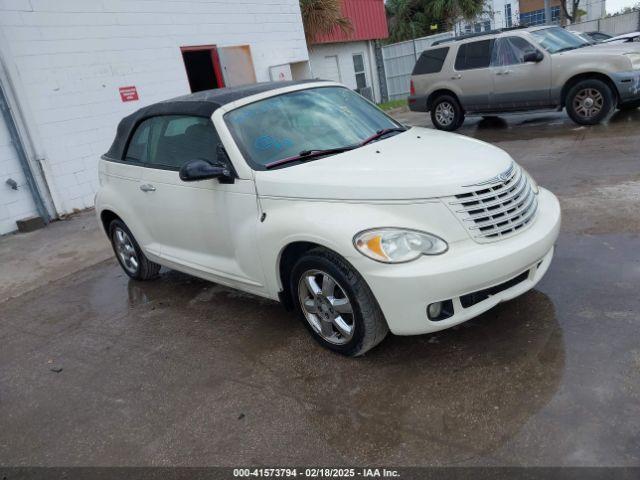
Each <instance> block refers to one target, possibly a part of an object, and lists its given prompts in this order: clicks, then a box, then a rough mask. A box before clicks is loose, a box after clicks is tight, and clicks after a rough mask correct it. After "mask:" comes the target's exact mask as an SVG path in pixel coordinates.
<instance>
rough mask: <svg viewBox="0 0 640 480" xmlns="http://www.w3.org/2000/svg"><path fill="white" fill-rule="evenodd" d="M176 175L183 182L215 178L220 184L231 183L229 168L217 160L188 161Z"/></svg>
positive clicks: (231, 177)
mask: <svg viewBox="0 0 640 480" xmlns="http://www.w3.org/2000/svg"><path fill="white" fill-rule="evenodd" d="M178 175H179V176H180V180H182V181H183V182H197V181H199V180H208V179H211V178H217V179H218V180H219V181H220V183H233V173H232V172H231V169H230V168H229V166H228V165H226V164H225V163H223V162H220V161H217V160H216V161H214V162H207V161H206V160H202V159H199V158H197V159H195V160H190V161H188V162H187V163H185V164H184V165H183V166H182V168H181V169H180V172H178Z"/></svg>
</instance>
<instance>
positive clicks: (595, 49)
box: [563, 42, 640, 55]
mask: <svg viewBox="0 0 640 480" xmlns="http://www.w3.org/2000/svg"><path fill="white" fill-rule="evenodd" d="M638 50H640V44H638V43H635V42H627V43H625V42H614V43H596V44H595V45H591V46H590V47H585V48H578V49H576V50H569V51H568V52H563V53H574V54H577V55H584V54H590V53H591V54H594V53H595V54H601V53H603V52H606V53H611V54H613V55H616V54H618V55H620V54H623V53H630V52H637V51H638Z"/></svg>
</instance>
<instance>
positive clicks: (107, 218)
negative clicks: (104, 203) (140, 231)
mask: <svg viewBox="0 0 640 480" xmlns="http://www.w3.org/2000/svg"><path fill="white" fill-rule="evenodd" d="M114 220H120V221H121V222H123V220H122V218H121V217H120V216H119V215H118V214H117V213H115V212H114V211H113V210H109V209H104V210H102V211H101V212H100V223H101V224H102V229H103V230H104V233H105V234H106V235H107V236H109V225H111V222H113V221H114Z"/></svg>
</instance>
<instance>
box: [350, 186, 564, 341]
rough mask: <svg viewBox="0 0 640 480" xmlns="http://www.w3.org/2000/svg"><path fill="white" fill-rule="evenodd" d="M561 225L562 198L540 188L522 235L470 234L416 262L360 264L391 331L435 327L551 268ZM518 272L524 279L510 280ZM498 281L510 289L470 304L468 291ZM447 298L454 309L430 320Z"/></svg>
mask: <svg viewBox="0 0 640 480" xmlns="http://www.w3.org/2000/svg"><path fill="white" fill-rule="evenodd" d="M559 230H560V205H559V203H558V200H557V199H556V197H555V196H554V195H553V194H552V193H551V192H549V191H548V190H545V189H543V188H541V189H540V192H539V194H538V212H537V214H536V219H535V220H534V221H533V222H532V223H531V224H530V226H529V227H528V228H527V229H526V230H524V231H522V232H521V233H519V234H518V235H514V236H513V237H511V238H508V239H505V240H502V241H497V242H493V243H486V244H479V243H476V242H474V241H473V240H471V239H469V240H464V241H461V242H456V243H452V244H451V245H450V248H449V251H448V252H446V253H445V254H443V255H438V256H432V257H429V256H424V257H421V258H420V259H419V260H416V261H415V262H409V263H405V264H396V265H389V264H381V263H376V262H372V261H370V260H369V261H367V264H366V265H364V262H359V263H361V264H360V265H357V266H356V268H358V270H359V271H360V273H361V274H362V276H363V277H364V278H365V280H366V281H367V283H368V285H369V287H370V288H371V290H372V292H373V294H374V295H375V297H376V299H377V301H378V303H379V305H380V308H381V309H382V312H383V313H384V315H385V318H386V320H387V323H388V325H389V329H390V330H391V332H393V333H394V334H396V335H416V334H422V333H429V332H435V331H438V330H443V329H445V328H449V327H451V326H453V325H457V324H459V323H462V322H464V321H466V320H469V319H471V318H473V317H476V316H478V315H480V314H481V313H483V312H485V311H487V310H489V309H490V308H492V307H494V306H495V305H497V304H498V303H500V302H503V301H505V300H509V299H512V298H514V297H517V296H518V295H521V294H523V293H524V292H526V291H527V290H529V289H531V288H532V287H533V286H534V285H535V284H536V283H538V281H540V279H541V278H542V277H543V275H544V274H545V272H546V271H547V269H548V268H549V264H550V263H551V258H552V256H553V246H554V243H555V241H556V239H557V237H558V233H559ZM364 260H366V259H364ZM525 272H526V274H525ZM520 275H522V277H519V276H520ZM515 277H519V278H518V280H521V281H518V282H517V283H515V284H514V282H509V281H510V280H512V279H514V278H515ZM505 282H508V283H506V284H505ZM503 284H505V285H503ZM496 286H506V287H507V288H496V289H494V290H493V291H491V293H490V295H489V296H486V295H482V296H478V295H476V296H475V297H474V298H476V299H480V300H481V301H477V302H475V301H474V302H473V305H469V302H468V299H469V298H470V297H469V294H473V293H476V294H477V293H480V292H481V291H485V290H486V289H489V288H491V287H496ZM495 290H500V291H498V292H497V293H496V292H495ZM485 293H486V292H485ZM461 297H464V298H463V301H462V302H461ZM482 298H484V299H482ZM446 300H452V301H453V307H454V314H453V315H452V316H451V317H449V318H447V319H445V320H439V321H431V320H429V319H428V317H427V312H426V310H427V306H428V305H429V304H431V303H433V302H440V301H446ZM465 300H467V301H466V302H465ZM463 303H466V304H467V305H468V306H467V308H464V307H463V306H462V304H463Z"/></svg>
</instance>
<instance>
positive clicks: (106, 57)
mask: <svg viewBox="0 0 640 480" xmlns="http://www.w3.org/2000/svg"><path fill="white" fill-rule="evenodd" d="M247 44H248V45H250V47H251V54H252V57H253V64H254V67H255V72H256V77H257V80H258V81H267V80H269V67H270V66H272V65H279V64H283V63H289V62H298V61H306V60H307V59H308V53H307V48H306V43H305V40H304V30H303V27H302V20H301V17H300V9H299V5H298V0H260V1H255V0H231V1H229V0H215V1H212V0H177V1H164V0H0V49H1V50H0V53H2V55H3V58H4V60H5V63H6V65H7V67H8V70H10V71H9V74H10V75H11V78H12V83H13V84H14V87H15V89H16V90H17V92H16V96H17V97H18V101H19V102H20V105H21V108H23V109H25V110H26V111H28V113H29V115H28V118H29V122H28V128H29V130H30V132H31V133H32V134H33V138H35V139H36V141H37V143H38V146H39V151H40V156H41V157H43V158H42V160H41V162H42V163H43V168H44V171H45V173H46V174H47V183H48V185H49V189H50V190H51V192H52V196H53V197H54V201H55V202H56V210H57V211H58V213H59V214H65V213H70V212H72V211H74V210H75V209H83V208H87V207H91V206H92V205H93V199H94V194H95V192H96V189H97V187H98V179H97V162H98V158H99V157H100V155H102V154H103V153H104V152H105V151H106V150H107V149H108V147H109V145H110V143H111V141H112V140H113V136H114V134H115V129H116V125H117V123H118V121H119V120H120V119H121V118H122V117H123V116H125V115H127V114H129V113H131V112H132V111H134V110H136V109H138V108H140V107H142V106H144V105H147V104H149V103H153V102H156V101H159V100H163V99H167V98H171V97H174V96H177V95H183V94H186V93H189V85H188V81H187V76H186V72H185V67H184V64H183V61H182V56H181V53H180V47H181V46H193V45H217V46H231V45H247ZM129 85H135V86H136V87H137V91H138V94H139V97H140V100H139V101H133V102H126V103H123V102H122V101H121V100H120V95H119V91H118V88H119V87H124V86H129Z"/></svg>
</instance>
